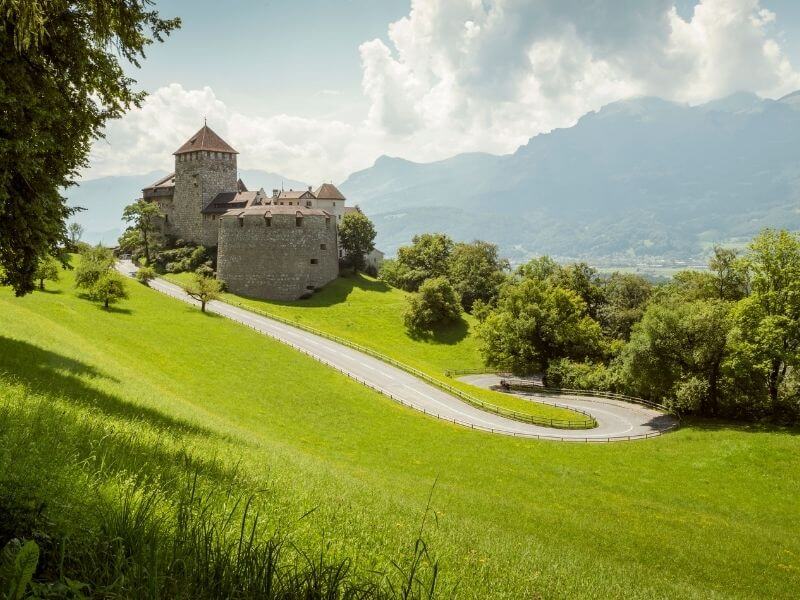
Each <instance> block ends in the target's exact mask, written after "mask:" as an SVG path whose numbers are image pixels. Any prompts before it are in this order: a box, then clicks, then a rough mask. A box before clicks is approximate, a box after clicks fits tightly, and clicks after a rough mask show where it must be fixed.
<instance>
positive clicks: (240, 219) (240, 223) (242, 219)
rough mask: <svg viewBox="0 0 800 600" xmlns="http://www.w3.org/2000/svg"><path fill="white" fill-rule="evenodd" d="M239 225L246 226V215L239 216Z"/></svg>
mask: <svg viewBox="0 0 800 600" xmlns="http://www.w3.org/2000/svg"><path fill="white" fill-rule="evenodd" d="M239 227H244V217H239Z"/></svg>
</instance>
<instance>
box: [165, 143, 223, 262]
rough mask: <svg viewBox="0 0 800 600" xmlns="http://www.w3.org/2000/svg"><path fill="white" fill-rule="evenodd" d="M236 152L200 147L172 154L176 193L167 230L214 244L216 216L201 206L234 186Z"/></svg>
mask: <svg viewBox="0 0 800 600" xmlns="http://www.w3.org/2000/svg"><path fill="white" fill-rule="evenodd" d="M236 181H237V174H236V155H235V154H227V153H222V152H208V151H205V150H201V151H198V152H189V153H186V154H179V155H177V156H175V193H174V196H173V200H172V210H171V211H170V212H171V214H169V215H168V220H169V224H168V226H167V227H166V232H167V233H168V234H169V235H172V236H174V237H176V238H181V239H184V240H186V241H187V242H193V243H195V244H202V245H203V246H207V247H210V246H216V245H217V229H218V228H217V225H218V223H219V221H218V220H212V219H211V217H205V216H204V215H203V214H202V212H201V211H202V210H203V208H205V206H206V204H208V203H209V202H210V201H211V200H212V199H213V198H215V197H216V196H217V194H219V193H221V192H232V191H235V190H236Z"/></svg>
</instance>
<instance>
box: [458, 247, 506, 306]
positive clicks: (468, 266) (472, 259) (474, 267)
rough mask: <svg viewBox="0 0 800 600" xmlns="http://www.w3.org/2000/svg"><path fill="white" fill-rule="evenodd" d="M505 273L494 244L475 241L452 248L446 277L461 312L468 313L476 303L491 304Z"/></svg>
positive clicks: (503, 261)
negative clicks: (454, 292)
mask: <svg viewBox="0 0 800 600" xmlns="http://www.w3.org/2000/svg"><path fill="white" fill-rule="evenodd" d="M507 270H508V261H507V260H505V259H501V258H499V256H498V253H497V246H496V245H495V244H490V243H489V242H482V241H475V242H472V243H471V244H464V243H459V244H456V245H455V246H453V250H452V252H451V253H450V260H449V264H448V269H447V277H448V279H449V280H450V282H451V283H452V284H453V287H454V288H455V291H456V292H457V293H458V295H459V296H460V297H461V305H462V306H463V307H464V310H466V311H467V312H471V311H472V306H473V304H474V303H475V301H476V300H481V301H482V302H484V303H487V304H491V303H493V302H494V300H495V299H496V298H497V294H498V293H499V290H500V286H501V285H502V284H503V282H504V281H505V280H506V275H505V271H507Z"/></svg>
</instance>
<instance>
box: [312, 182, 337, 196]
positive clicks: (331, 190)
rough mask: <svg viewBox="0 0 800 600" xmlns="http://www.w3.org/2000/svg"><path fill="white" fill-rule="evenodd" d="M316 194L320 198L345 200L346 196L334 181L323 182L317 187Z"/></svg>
mask: <svg viewBox="0 0 800 600" xmlns="http://www.w3.org/2000/svg"><path fill="white" fill-rule="evenodd" d="M314 195H315V196H316V197H317V198H319V199H320V200H344V199H345V197H344V196H343V195H342V192H340V191H339V190H338V189H336V186H335V185H333V184H332V183H323V184H322V185H321V186H319V187H318V188H317V190H316V191H315V192H314Z"/></svg>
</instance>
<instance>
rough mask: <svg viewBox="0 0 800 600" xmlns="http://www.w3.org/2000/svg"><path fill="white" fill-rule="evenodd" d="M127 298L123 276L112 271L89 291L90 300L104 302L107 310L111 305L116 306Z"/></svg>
mask: <svg viewBox="0 0 800 600" xmlns="http://www.w3.org/2000/svg"><path fill="white" fill-rule="evenodd" d="M127 297H128V291H127V290H126V289H125V280H124V279H123V277H122V275H120V274H119V273H117V272H116V271H111V270H109V271H107V272H106V273H104V274H103V275H101V276H100V277H99V278H98V279H97V281H95V282H94V284H93V285H92V287H91V288H90V290H89V298H90V299H91V300H94V301H95V302H102V303H103V307H104V308H106V309H108V307H109V305H110V304H116V303H117V302H119V301H120V300H122V299H124V298H127Z"/></svg>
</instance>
